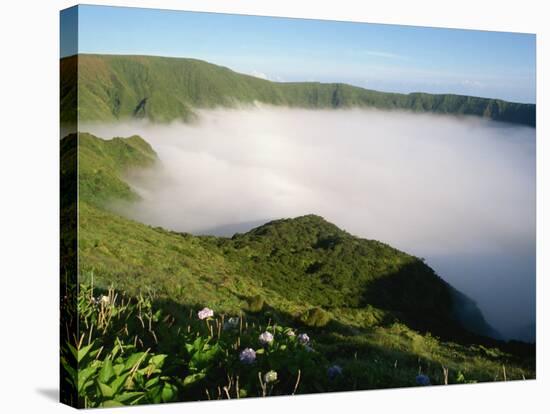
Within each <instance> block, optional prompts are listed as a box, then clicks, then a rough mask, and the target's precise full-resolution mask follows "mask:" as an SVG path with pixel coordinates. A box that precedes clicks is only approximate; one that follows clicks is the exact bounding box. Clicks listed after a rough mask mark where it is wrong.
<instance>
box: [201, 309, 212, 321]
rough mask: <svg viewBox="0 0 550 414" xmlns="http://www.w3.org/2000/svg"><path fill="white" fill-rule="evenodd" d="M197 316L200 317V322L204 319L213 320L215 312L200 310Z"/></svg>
mask: <svg viewBox="0 0 550 414" xmlns="http://www.w3.org/2000/svg"><path fill="white" fill-rule="evenodd" d="M197 315H198V316H199V319H200V320H203V319H206V318H211V317H212V316H214V311H213V310H212V309H210V308H204V309H202V310H200V311H199V313H198V314H197Z"/></svg>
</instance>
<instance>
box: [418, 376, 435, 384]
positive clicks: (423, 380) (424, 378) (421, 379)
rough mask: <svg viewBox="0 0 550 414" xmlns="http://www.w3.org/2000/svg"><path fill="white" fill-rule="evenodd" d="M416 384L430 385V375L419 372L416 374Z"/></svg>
mask: <svg viewBox="0 0 550 414" xmlns="http://www.w3.org/2000/svg"><path fill="white" fill-rule="evenodd" d="M416 384H417V385H431V384H430V377H428V376H427V375H424V374H419V375H417V376H416Z"/></svg>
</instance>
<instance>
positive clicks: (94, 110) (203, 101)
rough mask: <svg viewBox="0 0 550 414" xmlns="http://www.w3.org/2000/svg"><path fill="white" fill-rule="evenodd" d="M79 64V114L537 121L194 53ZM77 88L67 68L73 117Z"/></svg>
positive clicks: (503, 107) (504, 110) (468, 101)
mask: <svg viewBox="0 0 550 414" xmlns="http://www.w3.org/2000/svg"><path fill="white" fill-rule="evenodd" d="M76 59H77V57H76V56H73V57H68V58H64V59H62V64H61V70H62V75H63V71H67V72H68V73H72V72H71V71H70V69H71V68H72V67H74V65H75V61H76ZM78 68H79V71H78V79H79V83H78V88H79V89H78V107H79V119H80V121H102V122H108V121H116V120H120V119H126V118H131V117H138V118H148V119H150V120H152V121H155V122H168V121H172V120H184V121H188V120H190V119H193V117H194V116H195V112H194V110H195V109H196V108H211V107H215V106H233V105H234V104H236V103H245V104H246V103H253V102H255V101H258V102H262V103H266V104H272V105H286V106H291V107H303V108H346V107H374V108H381V109H404V110H413V111H419V112H434V113H450V114H467V115H477V116H483V117H487V118H491V119H494V120H499V121H507V122H513V123H518V124H524V125H531V126H534V125H535V105H530V104H518V103H511V102H505V101H502V100H498V99H485V98H477V97H470V96H461V95H450V94H445V95H431V94H425V93H412V94H397V93H384V92H378V91H372V90H367V89H363V88H359V87H355V86H351V85H346V84H340V83H330V84H326V83H318V82H307V83H306V82H302V83H299V82H298V83H279V82H271V81H267V80H263V79H259V78H255V77H253V76H248V75H244V74H240V73H236V72H233V71H232V70H230V69H228V68H225V67H222V66H217V65H213V64H210V63H207V62H204V61H200V60H195V59H186V58H167V57H152V56H116V55H87V54H83V55H79V56H78ZM75 88H76V84H75V83H74V82H71V77H70V76H67V77H66V78H65V77H64V76H62V85H61V97H62V111H61V112H62V120H64V119H65V120H74V116H73V115H74V114H71V113H69V112H70V110H71V109H73V108H74V105H69V103H71V102H73V101H74V96H75V95H76V91H75V90H74V89H75ZM65 102H66V103H67V105H66V106H64V105H63V103H65ZM63 108H67V110H64V109H63Z"/></svg>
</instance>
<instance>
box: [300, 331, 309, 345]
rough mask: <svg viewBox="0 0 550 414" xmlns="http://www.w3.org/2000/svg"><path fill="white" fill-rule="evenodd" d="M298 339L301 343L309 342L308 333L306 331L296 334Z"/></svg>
mask: <svg viewBox="0 0 550 414" xmlns="http://www.w3.org/2000/svg"><path fill="white" fill-rule="evenodd" d="M298 341H300V343H301V344H304V345H305V344H308V343H309V335H308V334H306V333H303V334H300V335H298Z"/></svg>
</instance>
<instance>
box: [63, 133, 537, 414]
mask: <svg viewBox="0 0 550 414" xmlns="http://www.w3.org/2000/svg"><path fill="white" fill-rule="evenodd" d="M77 141H78V144H79V145H78V156H79V187H80V193H79V211H78V215H79V216H78V219H79V233H78V242H79V244H78V252H79V266H80V267H79V282H80V283H81V288H80V293H79V296H78V298H77V299H78V307H79V320H80V324H79V326H80V332H79V333H78V334H77V335H76V336H75V337H74V338H73V340H72V341H71V344H72V345H71V346H72V349H71V347H68V346H67V347H65V348H64V350H65V351H64V356H63V361H64V365H65V370H66V374H67V376H68V381H69V383H70V382H71V381H72V383H73V386H74V388H77V393H78V403H79V404H80V405H81V406H101V405H116V404H137V403H148V402H162V401H180V400H197V399H208V398H212V399H215V398H228V397H231V398H235V397H237V396H239V397H244V396H261V395H269V394H272V395H277V394H291V393H293V392H296V393H310V392H324V391H334V390H355V389H375V388H386V387H402V386H412V385H415V377H416V375H417V374H418V373H419V371H421V372H422V373H424V374H426V375H428V376H429V377H430V380H431V383H432V384H443V383H445V382H447V383H460V382H477V381H494V380H503V379H522V378H534V377H535V365H534V362H535V355H534V346H529V345H525V344H521V343H517V342H510V343H505V342H500V341H496V340H493V339H489V338H487V337H483V336H478V335H476V334H475V333H472V332H470V331H469V330H467V329H465V326H464V324H466V325H467V326H468V327H470V328H471V330H473V331H475V332H477V333H478V334H479V333H488V330H489V329H490V327H488V325H487V324H486V323H485V321H484V320H483V317H482V316H481V313H480V312H479V310H477V307H475V304H473V302H471V301H469V299H468V298H466V297H465V296H464V295H462V296H460V298H461V299H460V300H457V299H456V298H457V295H461V294H459V293H458V292H456V291H454V289H452V288H451V287H450V286H449V285H448V284H446V283H445V282H444V281H443V280H442V279H441V278H439V277H438V275H436V274H435V273H434V272H433V270H432V269H431V268H430V267H429V266H428V265H427V264H425V263H424V262H423V261H422V260H421V259H418V258H416V257H413V256H410V255H408V254H406V253H403V252H401V251H398V250H396V249H394V248H392V247H390V246H388V245H386V244H384V243H380V242H378V241H372V240H365V239H360V238H357V237H354V236H352V235H350V234H349V233H347V232H345V231H343V230H341V229H339V228H338V227H336V226H335V225H333V224H331V223H328V222H326V221H325V220H324V219H323V218H321V217H318V216H313V215H309V216H303V217H299V218H295V219H284V220H277V221H273V222H271V223H268V224H265V225H263V226H260V227H258V228H256V229H254V230H252V231H250V232H248V233H246V234H237V235H235V236H234V237H232V238H219V237H210V236H193V235H190V234H185V233H176V232H172V231H168V230H165V229H162V228H154V227H150V226H147V225H144V224H142V223H138V222H136V221H132V220H129V219H127V218H125V217H122V216H120V215H117V214H114V213H113V212H111V211H109V210H108V208H107V207H106V206H107V205H108V202H109V201H111V200H113V201H114V200H115V199H123V200H133V199H136V198H137V197H138V195H137V194H135V193H134V192H133V190H132V189H131V188H130V187H129V186H128V185H127V184H126V182H125V181H124V175H125V174H126V173H127V172H129V171H130V170H131V169H133V168H138V167H145V168H146V167H148V166H151V165H153V164H154V162H155V160H156V155H155V153H154V151H153V149H152V148H151V147H150V146H149V145H148V144H147V143H146V142H145V141H144V140H143V139H141V138H139V137H131V138H127V139H121V138H117V139H114V140H111V141H104V140H102V139H99V138H96V137H93V136H91V135H89V134H80V137H79V138H77V137H76V136H75V135H71V136H68V137H66V138H65V139H63V140H62V143H61V145H62V148H67V149H68V155H67V156H74V150H75V147H76V145H75V143H76V142H77ZM71 154H72V155H71ZM62 157H63V154H62ZM92 286H93V288H91V287H92ZM91 289H95V293H94V292H93V291H92V290H91ZM107 292H109V293H108V294H107ZM98 293H103V294H106V295H107V297H108V299H107V300H103V299H102V298H100V300H99V301H97V300H95V299H92V298H94V296H95V297H96V298H97V294H98ZM74 294H76V293H74ZM115 296H116V298H115ZM69 302H70V301H69ZM464 304H467V305H468V307H471V306H473V309H470V310H469V312H467V313H466V316H463V317H462V318H460V317H458V315H459V314H460V310H461V306H462V305H464ZM205 306H207V307H209V308H211V309H213V310H214V311H215V316H214V318H213V319H210V320H209V321H208V322H205V321H199V320H198V318H197V311H198V310H200V309H202V308H203V307H205ZM229 317H239V318H240V319H239V324H238V325H239V326H238V328H236V327H231V326H230V327H229V328H227V329H225V330H224V329H223V326H224V321H225V322H228V321H229ZM241 323H242V325H241ZM283 327H285V328H283ZM289 329H292V330H295V331H296V332H297V333H300V332H302V333H303V332H307V334H308V335H309V336H310V338H311V344H310V345H311V346H312V347H313V351H311V350H310V349H309V348H308V347H306V346H304V345H303V344H300V343H299V341H298V342H297V339H296V338H294V337H289V336H288V335H287V333H288V330H289ZM264 330H269V331H270V332H272V333H273V334H274V336H275V339H274V341H273V343H272V344H271V345H269V346H262V345H261V344H260V342H259V341H258V336H259V335H260V333H262V332H263V331H264ZM245 347H251V348H253V349H255V350H256V352H257V361H256V362H255V363H254V364H251V365H246V364H243V363H241V362H240V361H239V359H238V356H239V353H240V352H241V351H242V350H243V349H244V348H245ZM77 362H78V364H77ZM333 364H337V365H339V366H340V367H342V368H343V370H342V374H341V375H337V376H336V377H335V378H334V379H332V380H330V379H329V378H328V377H327V370H328V368H329V367H330V366H331V365H333ZM77 365H78V378H76V372H71V370H72V369H73V367H75V366H77ZM270 370H274V371H277V376H278V377H277V380H276V381H275V382H274V383H270V384H269V385H268V386H266V384H265V383H264V381H263V380H262V381H260V379H259V376H258V375H259V373H261V374H260V376H262V375H265V374H266V373H267V372H268V371H270ZM298 374H299V376H300V378H299V379H298ZM71 378H72V380H71ZM237 378H238V384H237ZM224 387H225V388H224Z"/></svg>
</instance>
